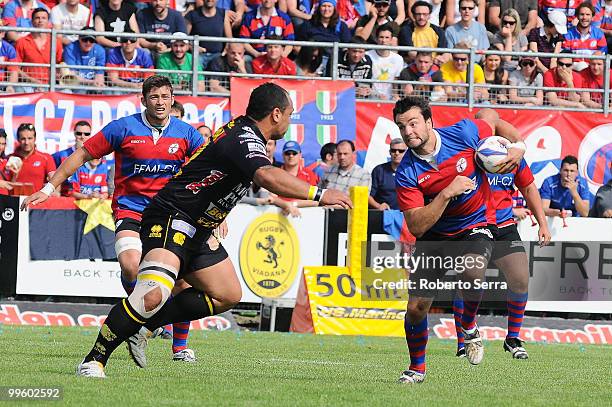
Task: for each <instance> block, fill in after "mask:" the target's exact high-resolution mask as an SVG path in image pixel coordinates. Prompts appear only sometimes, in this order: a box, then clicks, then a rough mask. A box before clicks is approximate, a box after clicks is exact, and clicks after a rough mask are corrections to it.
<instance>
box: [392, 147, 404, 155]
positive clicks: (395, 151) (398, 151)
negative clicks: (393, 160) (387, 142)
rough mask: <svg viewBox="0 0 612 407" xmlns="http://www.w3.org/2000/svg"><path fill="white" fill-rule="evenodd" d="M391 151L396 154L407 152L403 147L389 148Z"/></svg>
mask: <svg viewBox="0 0 612 407" xmlns="http://www.w3.org/2000/svg"><path fill="white" fill-rule="evenodd" d="M389 152H390V153H391V154H395V153H400V154H403V153H405V152H406V150H404V149H401V148H390V149H389Z"/></svg>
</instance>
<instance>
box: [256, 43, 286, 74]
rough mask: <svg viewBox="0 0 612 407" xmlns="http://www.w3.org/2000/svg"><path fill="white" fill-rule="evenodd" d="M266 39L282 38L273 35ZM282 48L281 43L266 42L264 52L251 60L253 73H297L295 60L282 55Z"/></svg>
mask: <svg viewBox="0 0 612 407" xmlns="http://www.w3.org/2000/svg"><path fill="white" fill-rule="evenodd" d="M268 39H270V40H277V41H278V40H282V38H281V37H280V36H278V35H273V36H271V37H270V38H268ZM284 48H285V47H284V46H283V45H282V44H266V53H265V54H264V55H261V56H258V57H257V58H255V59H254V60H253V62H252V65H253V73H256V74H266V75H292V76H295V74H296V73H297V68H296V66H295V62H293V61H292V60H290V59H289V58H287V57H285V56H283V55H284V54H285V53H284Z"/></svg>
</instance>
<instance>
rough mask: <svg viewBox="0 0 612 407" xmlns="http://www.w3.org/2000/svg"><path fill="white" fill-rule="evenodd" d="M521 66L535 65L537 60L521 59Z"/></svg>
mask: <svg viewBox="0 0 612 407" xmlns="http://www.w3.org/2000/svg"><path fill="white" fill-rule="evenodd" d="M520 65H521V66H535V62H533V61H521V64H520Z"/></svg>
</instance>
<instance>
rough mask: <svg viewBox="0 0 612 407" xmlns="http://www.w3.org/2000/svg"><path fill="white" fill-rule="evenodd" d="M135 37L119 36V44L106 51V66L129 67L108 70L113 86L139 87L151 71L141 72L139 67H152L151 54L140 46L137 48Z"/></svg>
mask: <svg viewBox="0 0 612 407" xmlns="http://www.w3.org/2000/svg"><path fill="white" fill-rule="evenodd" d="M137 42H138V40H137V39H136V38H128V37H123V38H121V46H119V47H117V48H113V49H112V50H110V51H109V53H108V59H107V60H106V66H107V67H111V68H130V70H126V71H115V70H110V71H107V72H108V79H109V81H110V83H111V85H113V86H118V87H123V88H132V89H140V88H141V87H142V82H144V80H145V79H147V78H148V77H149V76H152V75H153V72H142V71H141V69H143V68H144V69H153V68H154V66H153V60H152V59H151V54H149V53H148V52H146V51H144V50H143V49H142V48H137Z"/></svg>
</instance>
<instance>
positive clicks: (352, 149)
mask: <svg viewBox="0 0 612 407" xmlns="http://www.w3.org/2000/svg"><path fill="white" fill-rule="evenodd" d="M340 144H348V145H349V146H351V151H353V152H355V143H353V141H352V140H340V141H339V142H338V144H336V148H338V147H340Z"/></svg>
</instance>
